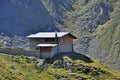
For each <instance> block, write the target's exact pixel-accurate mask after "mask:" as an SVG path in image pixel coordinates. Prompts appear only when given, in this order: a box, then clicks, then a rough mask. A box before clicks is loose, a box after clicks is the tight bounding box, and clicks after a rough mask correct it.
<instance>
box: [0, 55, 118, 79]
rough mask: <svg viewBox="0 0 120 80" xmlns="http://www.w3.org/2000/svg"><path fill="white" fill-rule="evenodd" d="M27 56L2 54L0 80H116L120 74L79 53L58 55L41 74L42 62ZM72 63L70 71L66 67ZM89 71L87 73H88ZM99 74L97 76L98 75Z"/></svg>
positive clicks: (0, 57) (0, 58)
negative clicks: (59, 62) (38, 64)
mask: <svg viewBox="0 0 120 80" xmlns="http://www.w3.org/2000/svg"><path fill="white" fill-rule="evenodd" d="M28 59H29V58H28V57H25V56H14V57H13V58H11V56H10V55H3V54H0V80H7V79H8V80H58V79H61V80H77V79H78V78H84V79H87V80H116V79H117V78H119V79H120V74H119V73H117V72H115V71H113V70H111V69H110V68H107V67H106V66H104V65H102V64H101V63H99V62H98V61H96V60H94V59H91V58H89V57H87V56H84V55H82V54H78V53H64V54H61V55H60V54H58V55H56V56H55V57H54V58H53V59H52V60H51V61H50V63H47V65H48V68H47V69H46V70H43V71H41V72H39V71H38V69H39V68H36V67H35V65H36V64H37V62H40V61H42V60H39V59H38V60H35V61H32V60H28ZM63 59H65V60H63ZM57 60H58V61H63V63H62V64H57V65H61V66H60V67H59V68H58V67H56V68H55V67H54V64H55V61H57ZM65 62H71V63H72V67H71V68H70V69H71V71H69V70H68V69H67V68H66V67H65V66H64V65H65ZM86 70H87V72H86ZM96 73H97V74H96Z"/></svg>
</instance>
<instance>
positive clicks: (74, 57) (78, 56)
mask: <svg viewBox="0 0 120 80" xmlns="http://www.w3.org/2000/svg"><path fill="white" fill-rule="evenodd" d="M64 56H68V57H69V58H71V59H72V60H82V61H84V62H87V63H92V62H93V61H92V60H91V59H90V58H89V57H87V56H85V55H83V54H80V53H60V54H57V55H55V56H54V57H53V58H52V59H48V60H46V61H47V62H48V63H53V62H54V61H55V60H62V59H63V57H64Z"/></svg>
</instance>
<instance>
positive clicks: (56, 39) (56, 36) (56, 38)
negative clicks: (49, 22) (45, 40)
mask: <svg viewBox="0 0 120 80" xmlns="http://www.w3.org/2000/svg"><path fill="white" fill-rule="evenodd" d="M55 43H56V44H57V53H59V42H58V35H57V31H55Z"/></svg>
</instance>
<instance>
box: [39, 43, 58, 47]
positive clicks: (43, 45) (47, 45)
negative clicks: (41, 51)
mask: <svg viewBox="0 0 120 80" xmlns="http://www.w3.org/2000/svg"><path fill="white" fill-rule="evenodd" d="M54 46H57V44H38V45H37V47H54Z"/></svg>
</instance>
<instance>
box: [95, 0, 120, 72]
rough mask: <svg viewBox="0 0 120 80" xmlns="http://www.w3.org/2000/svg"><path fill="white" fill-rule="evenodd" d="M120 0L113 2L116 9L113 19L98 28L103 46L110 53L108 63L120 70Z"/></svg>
mask: <svg viewBox="0 0 120 80" xmlns="http://www.w3.org/2000/svg"><path fill="white" fill-rule="evenodd" d="M119 4H120V0H118V1H117V2H115V3H114V4H113V7H114V11H113V12H112V13H111V19H110V20H109V21H108V22H107V23H105V24H104V25H101V26H99V27H98V29H97V35H98V39H99V40H100V41H101V48H102V49H103V50H106V51H108V52H109V53H110V54H109V55H108V56H109V57H108V58H107V59H106V62H105V63H106V64H107V65H110V66H111V67H112V68H114V69H116V70H118V71H119V69H120V68H119V65H120V64H119V60H120V59H119V56H120V9H119ZM109 59H110V60H109Z"/></svg>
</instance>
